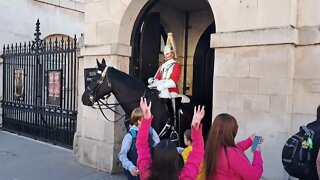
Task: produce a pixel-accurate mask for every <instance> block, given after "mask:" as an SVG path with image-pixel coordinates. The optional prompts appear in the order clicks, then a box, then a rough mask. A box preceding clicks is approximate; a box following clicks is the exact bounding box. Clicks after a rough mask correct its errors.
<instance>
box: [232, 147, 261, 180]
mask: <svg viewBox="0 0 320 180" xmlns="http://www.w3.org/2000/svg"><path fill="white" fill-rule="evenodd" d="M228 157H229V161H230V165H231V166H232V169H233V170H234V171H235V173H236V174H238V175H239V176H240V177H241V178H242V179H246V180H258V179H260V178H261V176H262V173H263V161H262V157H261V151H260V150H256V151H255V152H254V153H253V161H252V164H250V161H249V160H248V158H247V157H246V156H245V155H244V154H243V153H242V152H240V151H239V150H235V149H229V150H228Z"/></svg>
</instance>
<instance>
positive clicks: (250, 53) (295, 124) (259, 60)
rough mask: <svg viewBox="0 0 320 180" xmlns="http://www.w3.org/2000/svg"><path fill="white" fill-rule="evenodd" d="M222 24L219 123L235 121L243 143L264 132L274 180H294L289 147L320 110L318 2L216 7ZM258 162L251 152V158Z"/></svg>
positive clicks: (267, 170)
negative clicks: (286, 165) (285, 160)
mask: <svg viewBox="0 0 320 180" xmlns="http://www.w3.org/2000/svg"><path fill="white" fill-rule="evenodd" d="M209 2H210V3H211V5H212V8H213V10H214V12H215V13H214V15H215V19H216V27H217V32H218V33H216V34H213V35H212V39H211V46H212V47H214V48H215V50H216V51H215V52H216V56H215V74H214V92H213V104H214V106H213V112H214V113H213V116H215V115H216V114H218V113H221V112H228V113H230V114H232V115H234V116H235V117H236V118H237V120H238V122H239V124H240V125H239V133H238V136H237V139H239V140H240V139H242V138H245V137H247V136H249V135H250V134H251V133H253V132H256V133H258V134H261V135H263V136H264V139H265V143H264V144H263V146H262V154H263V159H264V174H263V177H264V178H266V179H287V178H288V175H287V174H286V173H285V171H284V169H283V167H282V163H281V151H282V147H283V145H284V143H285V141H286V139H287V138H288V137H290V136H291V135H292V134H293V133H295V132H297V131H298V128H299V126H301V125H303V124H306V123H308V122H311V121H313V120H315V114H316V108H317V106H318V105H319V99H320V93H319V87H320V85H319V84H320V83H319V82H320V74H319V72H318V70H316V69H317V67H319V61H318V60H317V59H318V58H317V57H319V47H318V43H319V32H318V31H319V30H318V29H319V28H318V27H319V25H320V19H319V17H317V16H315V14H317V13H319V9H320V3H319V2H317V1H311V0H310V1H296V0H284V1H281V2H280V1H276V0H271V1H270V0H269V1H250V0H242V1H239V2H234V1H233V2H231V1H227V2H225V3H224V2H223V1H209ZM248 156H251V153H248Z"/></svg>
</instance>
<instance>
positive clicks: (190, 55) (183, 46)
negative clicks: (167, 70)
mask: <svg viewBox="0 0 320 180" xmlns="http://www.w3.org/2000/svg"><path fill="white" fill-rule="evenodd" d="M161 2H162V4H161V3H160V1H148V2H146V1H145V4H144V5H143V3H142V1H138V2H133V1H132V2H131V3H130V4H129V6H128V8H127V10H126V12H125V13H124V16H123V19H122V21H121V26H120V28H121V29H120V33H119V34H120V35H121V40H122V43H123V44H126V45H127V44H130V46H131V57H130V65H129V73H130V74H131V75H134V76H137V77H138V78H141V79H144V80H145V79H146V78H145V75H141V74H142V73H140V75H139V72H144V73H146V72H148V71H147V70H145V69H143V65H141V64H143V63H144V62H142V60H141V59H139V58H141V54H139V53H141V51H142V50H141V49H139V48H140V46H141V45H140V35H139V33H140V34H141V29H142V26H143V25H145V22H144V20H145V18H146V17H147V15H149V14H151V13H154V12H157V13H160V14H162V15H160V16H161V17H160V26H161V27H162V28H163V31H164V32H172V31H173V33H174V34H176V36H178V37H177V38H178V39H179V40H178V45H177V46H178V56H179V58H180V63H181V64H182V65H184V64H186V65H185V66H184V67H185V69H183V70H182V71H183V75H182V76H181V78H180V83H179V87H180V89H181V92H180V93H185V94H187V95H190V96H193V95H194V94H193V93H192V91H193V90H192V89H193V68H194V67H198V66H193V62H194V56H195V55H196V47H197V44H198V42H199V41H200V39H201V36H202V34H203V33H204V32H205V31H206V29H207V27H208V26H210V24H213V26H214V27H215V24H216V23H215V18H214V15H213V11H212V8H211V5H210V4H209V3H207V2H206V3H203V4H205V5H203V6H206V7H203V6H199V7H198V9H199V10H198V11H192V12H191V13H189V14H188V18H189V19H188V21H189V25H188V26H190V27H189V28H188V32H187V33H189V36H188V35H187V36H188V37H187V39H185V37H184V35H179V34H185V33H186V29H184V26H185V19H184V17H185V14H186V13H181V11H185V10H186V11H187V10H190V9H186V7H185V6H184V5H182V4H181V3H180V4H179V3H177V2H171V1H161ZM203 2H204V1H203ZM170 3H172V4H170ZM184 3H186V2H185V1H184ZM137 6H139V7H140V8H141V10H140V11H138V10H137V9H136V8H135V7H137ZM164 8H166V11H164ZM201 8H202V9H201ZM174 11H178V12H174ZM170 15H175V17H174V18H173V19H174V20H175V22H176V23H180V24H179V25H178V26H181V27H182V28H181V29H179V28H178V27H174V26H173V25H172V22H170V19H168V16H170ZM177 16H181V17H182V18H180V19H179V18H177ZM204 17H205V18H204ZM207 17H211V18H208V19H207V20H206V18H207ZM200 18H202V21H199V19H200ZM179 21H180V22H179ZM202 22H204V23H202ZM142 24H143V25H142ZM130 32H131V34H130ZM214 32H215V28H214V30H213V31H212V33H214ZM119 38H120V36H119ZM119 41H120V39H119ZM183 41H187V43H184V42H183ZM202 41H203V38H202ZM205 41H207V42H206V43H205V44H206V46H208V48H210V47H209V44H210V34H208V35H207V36H206V38H205ZM176 42H177V41H176ZM179 51H180V52H179ZM197 53H198V54H197V55H198V57H201V58H205V56H199V52H197ZM157 56H158V59H159V61H161V60H160V59H161V48H160V52H159V51H158V54H157ZM149 57H150V56H149ZM153 57H154V56H153ZM207 58H208V57H207ZM211 58H212V59H213V60H212V62H214V56H213V54H212V56H211ZM145 59H146V58H145ZM196 59H199V58H196ZM152 62H153V60H152ZM151 66H152V65H151ZM155 66H156V67H157V66H158V64H156V65H155ZM149 67H150V64H149ZM153 69H154V68H153ZM212 69H213V68H212ZM198 71H200V70H198ZM184 74H186V76H185V75H184ZM150 76H152V75H149V77H150ZM205 78H206V79H211V80H209V81H206V82H211V85H209V86H212V80H213V73H211V76H208V77H207V76H205ZM195 93H200V91H196V92H195ZM210 93H211V94H212V88H211V89H210ZM195 96H197V95H195ZM211 97H212V96H211ZM210 99H211V101H212V98H210ZM198 103H202V104H208V103H207V102H202V101H200V102H198ZM209 104H210V105H209V106H207V107H208V111H210V112H211V110H212V102H211V103H209ZM209 114H210V115H209ZM209 114H208V119H211V113H209ZM208 122H210V120H209V121H208ZM209 124H210V123H209ZM208 129H209V128H208ZM208 129H207V130H206V131H208Z"/></svg>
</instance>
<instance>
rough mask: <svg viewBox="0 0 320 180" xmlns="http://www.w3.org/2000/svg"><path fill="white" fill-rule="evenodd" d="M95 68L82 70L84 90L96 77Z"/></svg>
mask: <svg viewBox="0 0 320 180" xmlns="http://www.w3.org/2000/svg"><path fill="white" fill-rule="evenodd" d="M97 71H98V69H97V68H86V69H84V85H85V87H84V88H87V87H88V86H89V84H90V82H91V81H92V80H93V78H94V77H95V76H96V75H97Z"/></svg>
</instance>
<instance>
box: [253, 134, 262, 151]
mask: <svg viewBox="0 0 320 180" xmlns="http://www.w3.org/2000/svg"><path fill="white" fill-rule="evenodd" d="M260 139H261V136H254V139H253V143H252V146H251V151H255V150H257V147H258V145H259V143H260Z"/></svg>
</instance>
